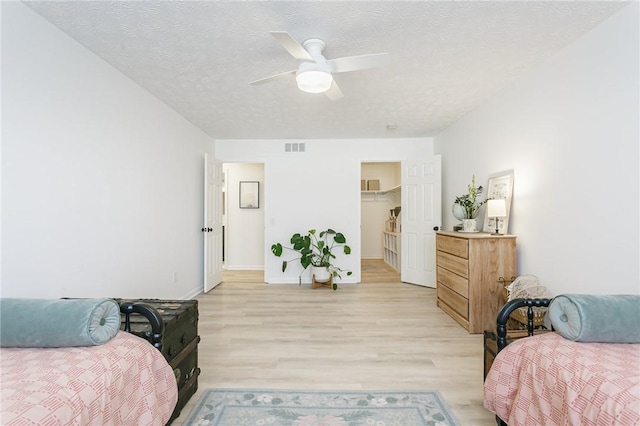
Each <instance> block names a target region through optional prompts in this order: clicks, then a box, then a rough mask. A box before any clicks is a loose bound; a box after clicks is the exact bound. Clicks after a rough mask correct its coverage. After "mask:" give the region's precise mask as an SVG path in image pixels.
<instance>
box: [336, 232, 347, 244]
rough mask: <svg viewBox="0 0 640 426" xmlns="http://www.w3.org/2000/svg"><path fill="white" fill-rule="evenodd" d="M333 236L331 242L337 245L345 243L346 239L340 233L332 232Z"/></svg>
mask: <svg viewBox="0 0 640 426" xmlns="http://www.w3.org/2000/svg"><path fill="white" fill-rule="evenodd" d="M334 234H335V235H334V236H333V241H335V242H336V243H338V244H344V243H346V242H347V239H346V238H345V237H344V235H343V234H342V233H340V232H338V233H335V232H334Z"/></svg>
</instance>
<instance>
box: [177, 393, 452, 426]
mask: <svg viewBox="0 0 640 426" xmlns="http://www.w3.org/2000/svg"><path fill="white" fill-rule="evenodd" d="M183 425H184V426H205V425H206V426H211V425H218V426H234V425H273V426H288V425H304V426H320V425H323V426H347V425H348V426H359V425H374V426H425V425H426V426H458V422H457V421H456V420H455V418H454V416H453V415H452V414H451V413H450V412H449V409H448V408H447V405H446V404H445V402H444V400H443V399H442V396H441V395H440V393H439V392H437V391H424V392H397V391H396V392H387V391H357V392H354V391H336V392H324V391H322V392H320V391H318V392H315V391H291V390H274V389H207V390H206V391H205V392H204V394H203V395H202V397H201V398H200V400H199V401H198V402H197V404H196V405H195V407H194V408H193V410H192V411H191V413H190V414H189V417H187V419H186V420H185V422H184V423H183Z"/></svg>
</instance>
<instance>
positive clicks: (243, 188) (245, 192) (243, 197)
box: [240, 181, 260, 209]
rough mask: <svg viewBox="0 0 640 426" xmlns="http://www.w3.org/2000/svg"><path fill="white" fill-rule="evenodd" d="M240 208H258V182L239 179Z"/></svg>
mask: <svg viewBox="0 0 640 426" xmlns="http://www.w3.org/2000/svg"><path fill="white" fill-rule="evenodd" d="M240 208H241V209H259V208H260V182H257V181H240Z"/></svg>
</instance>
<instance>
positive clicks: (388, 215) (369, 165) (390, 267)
mask: <svg viewBox="0 0 640 426" xmlns="http://www.w3.org/2000/svg"><path fill="white" fill-rule="evenodd" d="M360 179H361V181H360V182H361V183H360V190H361V192H360V194H361V197H360V199H361V208H360V215H361V217H360V224H361V241H360V247H361V253H362V255H361V264H360V267H361V273H362V279H361V282H363V283H365V282H373V281H400V266H401V263H400V262H401V258H400V241H401V239H400V237H401V234H400V230H401V223H400V205H401V198H400V197H401V190H400V188H401V184H402V182H401V180H402V173H401V163H400V162H363V163H361V172H360Z"/></svg>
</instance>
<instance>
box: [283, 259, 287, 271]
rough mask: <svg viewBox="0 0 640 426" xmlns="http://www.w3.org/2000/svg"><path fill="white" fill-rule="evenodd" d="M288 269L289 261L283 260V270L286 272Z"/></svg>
mask: <svg viewBox="0 0 640 426" xmlns="http://www.w3.org/2000/svg"><path fill="white" fill-rule="evenodd" d="M286 269H287V261H286V260H283V261H282V272H284V271H285V270H286Z"/></svg>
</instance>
